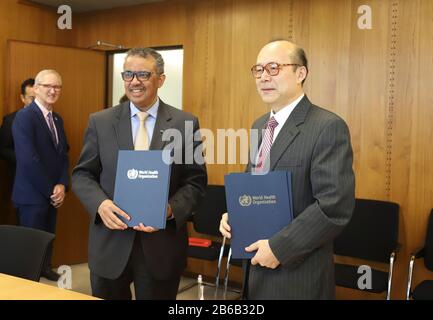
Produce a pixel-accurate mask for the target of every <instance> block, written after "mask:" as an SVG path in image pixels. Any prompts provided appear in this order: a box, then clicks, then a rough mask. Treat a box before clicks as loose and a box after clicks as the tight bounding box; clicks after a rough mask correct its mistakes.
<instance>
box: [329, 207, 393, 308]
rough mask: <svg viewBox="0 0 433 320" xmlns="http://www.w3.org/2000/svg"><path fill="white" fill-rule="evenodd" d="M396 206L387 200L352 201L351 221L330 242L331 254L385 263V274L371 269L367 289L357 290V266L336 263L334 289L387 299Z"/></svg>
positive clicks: (389, 292)
mask: <svg viewBox="0 0 433 320" xmlns="http://www.w3.org/2000/svg"><path fill="white" fill-rule="evenodd" d="M398 223H399V205H398V204H396V203H392V202H387V201H378V200H366V199H356V201H355V210H354V212H353V215H352V219H351V220H350V222H349V223H348V225H347V226H346V227H345V228H344V230H343V232H342V233H341V234H340V235H339V236H338V237H337V238H336V239H335V240H334V253H335V254H336V255H340V256H346V257H352V258H359V259H364V260H370V261H375V262H382V263H388V264H389V268H388V271H387V272H386V271H381V270H377V269H373V268H371V271H372V273H371V277H372V278H371V288H366V289H363V288H359V287H358V280H359V278H360V277H361V276H362V273H361V274H359V273H358V268H359V266H353V265H347V264H341V263H336V264H335V282H336V285H337V286H341V287H345V288H351V289H356V290H361V291H368V292H373V293H382V292H385V291H386V292H387V295H386V299H387V300H389V299H390V297H391V288H392V275H393V269H394V261H395V259H396V254H397V252H398V250H399V248H400V245H399V243H398Z"/></svg>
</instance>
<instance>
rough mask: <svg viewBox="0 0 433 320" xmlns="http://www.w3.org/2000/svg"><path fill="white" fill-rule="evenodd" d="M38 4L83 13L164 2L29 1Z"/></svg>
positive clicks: (138, 0)
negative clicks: (64, 7) (68, 8)
mask: <svg viewBox="0 0 433 320" xmlns="http://www.w3.org/2000/svg"><path fill="white" fill-rule="evenodd" d="M30 1H31V2H37V3H40V4H44V5H48V6H52V7H55V8H58V7H59V6H61V5H63V4H66V5H69V6H70V7H71V8H72V12H85V11H95V10H104V9H111V8H116V7H128V6H134V5H137V4H143V3H151V2H162V1H165V0H30Z"/></svg>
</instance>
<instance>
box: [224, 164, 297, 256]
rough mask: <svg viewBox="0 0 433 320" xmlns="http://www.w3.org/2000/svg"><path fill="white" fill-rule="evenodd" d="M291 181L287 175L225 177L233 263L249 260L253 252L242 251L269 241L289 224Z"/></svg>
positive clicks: (242, 174) (275, 173)
mask: <svg viewBox="0 0 433 320" xmlns="http://www.w3.org/2000/svg"><path fill="white" fill-rule="evenodd" d="M291 177H292V175H291V172H288V171H271V172H268V173H267V174H263V175H257V174H254V175H253V174H251V173H232V174H229V175H226V176H225V190H226V199H227V211H228V215H229V224H230V227H231V235H232V238H231V248H232V257H233V258H234V259H251V258H252V257H253V256H254V255H255V252H252V253H248V252H246V251H245V247H248V246H249V245H250V244H252V243H254V242H256V241H257V240H261V239H269V238H270V237H272V235H274V234H275V233H277V232H278V231H280V230H281V229H283V228H284V227H285V226H287V225H288V224H289V223H291V222H292V220H293V204H292V182H291V181H292V179H291Z"/></svg>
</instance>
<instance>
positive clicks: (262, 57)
mask: <svg viewBox="0 0 433 320" xmlns="http://www.w3.org/2000/svg"><path fill="white" fill-rule="evenodd" d="M251 73H252V76H253V79H254V81H255V83H256V87H257V91H258V93H259V95H260V97H261V99H262V101H263V102H264V103H265V104H266V105H267V107H268V112H267V113H266V114H265V115H263V116H262V117H260V118H259V119H257V120H256V121H255V122H254V124H253V129H256V130H259V134H260V133H261V132H262V130H264V134H263V136H260V140H259V141H261V146H260V147H259V149H258V150H256V157H255V161H253V162H252V163H249V164H248V167H247V172H260V173H266V172H268V171H291V172H292V190H293V194H292V196H293V216H294V220H293V221H292V223H291V224H289V225H287V226H286V227H284V228H283V229H282V230H281V231H279V232H277V233H276V234H274V235H273V236H271V237H270V238H269V239H260V240H258V241H257V242H255V243H252V244H250V245H249V246H248V247H247V248H246V249H245V250H246V251H248V252H254V253H255V255H254V256H253V258H252V259H251V261H245V263H244V269H245V272H244V275H245V279H244V298H247V299H333V298H334V297H335V282H334V261H333V240H334V238H335V237H336V236H337V235H338V234H339V233H340V232H341V231H342V230H343V228H344V226H345V225H346V224H347V223H348V222H349V220H350V218H351V215H352V211H353V208H354V205H355V180H354V174H353V170H352V162H353V155H352V147H351V144H350V135H349V129H348V127H347V125H346V123H345V122H344V121H343V120H342V119H341V118H340V117H338V116H337V115H335V114H334V113H332V112H330V111H327V110H325V109H322V108H320V107H318V106H315V105H313V104H312V103H311V102H310V100H309V99H308V98H307V96H306V95H305V94H304V91H303V83H304V81H305V79H306V77H307V74H308V65H307V58H306V55H305V52H304V50H303V49H302V48H300V47H299V46H297V45H296V44H294V43H292V42H290V41H286V40H278V41H272V42H270V43H268V44H266V45H265V46H264V47H263V48H262V49H261V51H260V52H259V54H258V57H257V62H256V64H255V65H254V66H253V67H252V68H251ZM220 231H221V233H222V234H223V235H224V236H226V237H228V238H230V237H231V233H230V231H231V229H230V221H229V217H228V215H227V213H226V214H224V215H223V217H222V219H221V223H220Z"/></svg>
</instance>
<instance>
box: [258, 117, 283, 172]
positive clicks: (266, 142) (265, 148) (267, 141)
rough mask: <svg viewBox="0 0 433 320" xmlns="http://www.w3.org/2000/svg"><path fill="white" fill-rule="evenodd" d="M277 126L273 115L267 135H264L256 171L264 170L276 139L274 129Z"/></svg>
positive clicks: (268, 125)
mask: <svg viewBox="0 0 433 320" xmlns="http://www.w3.org/2000/svg"><path fill="white" fill-rule="evenodd" d="M277 126H278V122H277V120H275V118H274V117H271V118H270V119H269V121H268V123H267V125H266V129H265V135H264V137H263V141H262V147H261V149H260V153H259V159H258V161H257V165H256V168H255V171H257V172H262V171H263V169H264V163H265V161H266V160H267V157H268V155H269V151H270V150H271V146H272V142H273V139H274V130H275V128H276V127H277Z"/></svg>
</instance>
